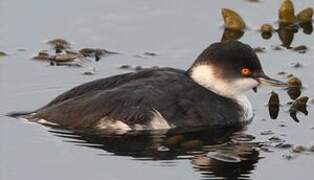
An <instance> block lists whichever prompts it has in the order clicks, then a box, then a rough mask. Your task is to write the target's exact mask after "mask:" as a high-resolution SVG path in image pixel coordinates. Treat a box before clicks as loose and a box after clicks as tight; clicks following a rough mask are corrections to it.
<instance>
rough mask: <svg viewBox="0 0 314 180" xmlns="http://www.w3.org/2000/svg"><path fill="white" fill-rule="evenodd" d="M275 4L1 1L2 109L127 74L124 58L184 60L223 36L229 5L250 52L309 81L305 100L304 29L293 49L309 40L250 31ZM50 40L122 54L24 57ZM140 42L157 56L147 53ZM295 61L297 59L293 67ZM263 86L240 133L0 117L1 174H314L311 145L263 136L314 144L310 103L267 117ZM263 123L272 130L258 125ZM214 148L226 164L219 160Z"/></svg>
mask: <svg viewBox="0 0 314 180" xmlns="http://www.w3.org/2000/svg"><path fill="white" fill-rule="evenodd" d="M279 5H280V2H279V1H276V2H274V1H266V0H265V1H262V2H261V3H250V2H248V1H245V0H243V1H242V0H237V1H228V0H211V1H209V0H200V1H177V0H167V1H166V0H160V1H144V0H133V1H127V0H120V1H115V0H107V1H102V0H91V1H77V0H66V1H63V0H54V1H49V0H42V1H36V0H29V1H18V0H2V1H1V2H0V20H1V22H2V23H1V24H0V33H1V36H0V50H1V51H5V52H7V53H9V55H8V56H6V57H0V94H1V95H0V102H1V103H0V113H1V114H4V113H7V112H11V111H24V110H33V109H36V108H38V107H40V106H42V105H44V104H46V103H47V102H49V101H50V100H51V99H52V98H54V97H55V96H57V95H58V94H60V93H62V92H64V91H65V90H67V89H69V88H71V87H73V86H75V85H79V84H81V83H84V82H87V81H91V80H94V79H98V78H101V77H107V76H110V75H114V74H118V73H123V72H126V71H127V70H121V69H118V68H117V67H118V66H120V65H122V64H129V65H132V66H138V65H140V66H144V67H150V66H155V65H158V66H170V67H175V68H182V69H186V68H188V67H189V65H190V64H191V63H192V62H193V60H194V59H195V58H196V57H197V55H198V54H199V53H200V52H201V51H202V50H203V49H204V48H206V47H207V46H208V45H209V44H210V43H212V42H216V41H220V40H221V37H222V35H223V29H222V28H221V27H220V25H221V23H222V18H221V15H220V9H221V8H223V7H228V8H232V9H235V10H237V11H238V12H239V13H240V14H241V15H242V16H243V18H244V19H245V21H246V22H247V24H248V25H249V30H248V31H247V32H245V34H244V35H243V36H242V37H241V41H243V42H245V43H248V44H250V45H251V46H253V47H260V46H261V47H265V48H266V52H265V53H259V54H258V55H259V57H260V59H261V62H262V64H263V67H264V69H265V71H266V73H268V74H269V75H271V76H274V77H276V78H278V79H282V80H285V77H284V76H280V75H277V72H280V71H286V72H288V73H293V74H295V75H297V76H298V77H300V78H301V79H302V81H303V83H304V84H305V86H306V88H305V90H304V91H303V92H302V93H303V95H307V96H309V97H312V98H313V97H314V93H313V92H314V91H313V87H314V81H312V74H313V73H312V69H313V68H314V61H313V57H314V51H313V49H314V41H313V33H311V34H305V33H303V32H302V29H299V32H298V33H295V34H294V38H293V41H292V43H291V45H290V46H291V47H295V46H298V45H306V46H307V47H309V48H310V50H309V51H308V52H306V53H305V54H300V53H297V52H293V51H291V50H290V49H285V48H284V49H283V50H281V51H274V50H272V46H276V45H280V44H282V42H281V41H280V39H279V37H278V34H276V33H274V34H273V36H272V38H271V39H269V40H265V39H263V38H262V37H261V36H260V34H259V33H258V32H257V31H256V29H258V27H259V26H260V25H261V24H263V23H274V25H276V23H275V21H276V16H277V9H278V7H279ZM295 6H296V9H298V10H300V9H302V8H305V7H308V6H311V7H314V2H312V1H306V0H299V1H297V2H295ZM52 38H65V39H67V40H69V41H71V42H73V43H74V45H73V47H74V48H76V49H79V48H83V47H100V48H105V49H108V50H113V51H116V52H119V53H120V54H119V55H112V56H108V57H105V58H103V59H102V60H101V61H99V62H97V63H96V62H94V61H92V60H90V61H88V62H86V63H85V64H84V67H82V68H71V67H63V66H50V65H49V63H47V62H38V61H34V60H30V57H32V56H33V55H34V54H35V53H37V52H38V51H39V50H42V49H49V46H47V45H46V44H45V43H44V42H45V41H46V40H48V39H52ZM19 48H24V49H25V51H18V50H17V49H19ZM145 52H155V53H157V55H156V56H145V55H143V53H145ZM139 56H140V58H139ZM294 62H300V63H302V64H303V65H304V67H302V68H292V67H290V66H289V64H290V63H294ZM90 67H96V74H95V75H92V76H86V75H82V71H84V70H86V69H89V68H90ZM270 91H271V89H267V88H262V89H259V90H258V93H257V94H254V93H253V92H248V96H249V99H250V100H251V101H252V104H253V106H254V109H255V113H256V116H255V118H254V120H253V122H252V123H251V124H250V125H249V126H248V127H247V128H246V129H243V130H241V131H239V130H238V129H225V130H223V131H222V130H216V131H215V130H210V129H207V130H206V129H205V130H195V131H193V132H188V133H182V132H153V133H152V132H147V133H144V134H138V133H131V134H129V135H125V136H108V135H106V134H94V133H89V132H70V131H67V130H63V129H53V128H50V127H44V126H41V125H38V124H34V123H29V122H24V121H21V120H16V119H13V118H9V117H5V116H0V142H1V143H0V156H1V161H0V179H3V180H15V179H22V178H27V179H77V180H80V179H82V180H83V179H95V180H96V179H112V180H124V179H156V180H157V179H161V178H162V179H260V180H262V179H304V180H307V179H312V177H311V176H312V169H313V165H314V154H313V153H309V152H307V153H299V154H296V153H291V148H288V149H282V148H276V147H275V146H276V145H278V143H281V141H274V139H275V138H272V137H277V138H279V139H281V140H282V141H284V143H288V144H293V145H303V146H306V147H309V146H310V145H314V140H313V139H314V121H313V108H312V105H310V106H309V109H308V110H309V115H308V116H304V115H301V114H300V115H299V117H300V120H301V122H300V123H296V122H294V121H293V120H292V119H291V118H290V117H289V113H287V107H286V106H282V108H281V112H280V114H279V117H278V119H276V120H271V119H270V117H269V115H268V108H267V107H266V106H265V104H266V103H267V102H268V98H269V96H270V94H269V92H270ZM276 91H277V92H278V93H279V94H280V99H281V102H282V104H285V103H286V102H288V101H290V99H289V97H288V95H287V94H286V92H285V91H284V90H276ZM265 131H272V132H273V133H271V134H268V135H261V133H262V132H265ZM270 138H272V139H271V140H272V141H271V140H269V139H270ZM275 140H276V139H275ZM169 141H170V143H169ZM173 141H174V142H173ZM261 142H262V144H261ZM265 142H266V144H264V143H265ZM219 155H226V156H227V157H228V158H230V159H229V161H231V162H222V161H221V156H219ZM208 156H209V157H208ZM219 157H220V159H219ZM287 157H291V158H292V159H290V160H288V159H289V158H288V159H287ZM223 159H224V160H225V161H227V160H228V159H226V157H225V158H223Z"/></svg>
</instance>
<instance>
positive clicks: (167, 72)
mask: <svg viewBox="0 0 314 180" xmlns="http://www.w3.org/2000/svg"><path fill="white" fill-rule="evenodd" d="M209 102H210V103H209ZM153 108H154V109H156V110H157V111H159V112H160V113H161V114H162V115H163V117H164V118H165V119H166V120H167V121H168V123H169V124H172V125H174V126H175V127H189V126H191V127H197V126H228V125H238V124H239V119H238V118H239V117H240V115H241V114H240V113H241V112H242V111H241V108H240V106H239V105H238V104H236V102H234V101H233V100H231V99H228V98H225V97H222V96H219V95H217V94H214V93H213V92H211V91H209V90H207V89H205V88H204V87H202V86H200V85H198V84H197V83H195V82H194V81H193V80H192V79H190V78H189V76H187V74H186V72H185V71H182V70H178V69H172V68H160V69H145V70H142V71H140V72H134V73H127V74H122V75H117V76H113V77H109V78H104V79H99V80H96V81H92V82H89V83H86V84H83V85H80V86H78V87H75V88H73V89H71V90H69V91H68V92H65V93H64V94H62V95H60V96H58V97H57V98H56V99H54V100H53V101H51V102H50V103H49V104H47V105H46V106H44V107H42V108H40V109H39V110H37V111H36V114H35V115H31V116H29V117H28V118H31V119H41V118H42V119H45V120H47V121H50V122H54V123H58V124H59V125H61V126H65V127H69V128H92V127H95V125H96V124H97V123H98V121H99V120H100V119H101V118H102V117H104V116H109V117H112V118H113V119H116V120H120V121H122V122H124V123H126V124H127V125H129V126H131V127H132V125H134V124H135V123H138V124H147V123H149V121H150V120H151V119H152V116H153V113H152V110H153Z"/></svg>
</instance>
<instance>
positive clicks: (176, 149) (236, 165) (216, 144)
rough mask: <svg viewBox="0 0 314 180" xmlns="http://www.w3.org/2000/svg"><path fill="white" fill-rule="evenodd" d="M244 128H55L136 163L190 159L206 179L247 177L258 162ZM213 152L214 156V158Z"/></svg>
mask: <svg viewBox="0 0 314 180" xmlns="http://www.w3.org/2000/svg"><path fill="white" fill-rule="evenodd" d="M240 130H243V128H242V127H235V128H228V129H223V130H221V129H220V130H217V129H188V130H186V129H180V130H169V131H153V132H152V131H150V132H148V131H147V132H140V133H139V132H129V133H127V134H121V135H117V134H115V135H112V134H111V133H103V132H86V131H85V132H83V131H76V132H69V131H63V130H58V129H52V130H51V132H52V133H53V134H55V135H56V136H59V137H62V138H65V141H67V142H72V143H75V144H78V145H80V146H85V147H90V148H97V149H102V150H104V151H105V153H104V154H103V155H112V156H129V157H132V158H134V159H135V160H140V161H142V160H146V161H147V160H154V161H156V160H170V161H173V162H175V161H176V160H179V159H185V160H189V161H190V162H191V168H192V167H193V169H194V170H195V171H198V172H200V173H201V174H202V175H203V176H202V177H203V178H204V179H207V178H213V179H215V178H217V179H221V178H226V179H229V178H233V179H237V178H238V177H241V178H244V177H248V179H249V175H250V174H251V172H252V171H253V170H254V167H255V164H256V163H257V162H258V159H259V158H260V157H259V153H258V151H257V150H256V147H257V143H253V142H252V140H253V139H254V137H253V136H249V135H245V134H242V133H241V132H240ZM211 153H215V154H214V155H212V154H211Z"/></svg>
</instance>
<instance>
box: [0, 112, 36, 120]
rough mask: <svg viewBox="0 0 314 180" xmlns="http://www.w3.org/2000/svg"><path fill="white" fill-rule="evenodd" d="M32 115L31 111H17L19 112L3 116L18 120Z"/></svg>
mask: <svg viewBox="0 0 314 180" xmlns="http://www.w3.org/2000/svg"><path fill="white" fill-rule="evenodd" d="M32 113H33V111H19V112H10V113H7V114H5V115H6V116H9V117H13V118H18V117H21V116H27V115H29V114H32Z"/></svg>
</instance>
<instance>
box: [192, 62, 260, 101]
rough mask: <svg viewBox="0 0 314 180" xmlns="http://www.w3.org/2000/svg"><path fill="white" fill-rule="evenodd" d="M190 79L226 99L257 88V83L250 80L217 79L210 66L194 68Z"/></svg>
mask: <svg viewBox="0 0 314 180" xmlns="http://www.w3.org/2000/svg"><path fill="white" fill-rule="evenodd" d="M191 78H192V79H193V80H194V81H195V82H197V83H198V84H200V85H201V86H203V87H205V88H207V89H209V90H211V91H214V92H215V93H217V94H220V95H222V96H227V97H235V96H237V95H240V94H243V93H244V92H245V91H248V90H250V89H252V88H254V87H256V86H258V82H257V81H256V80H254V79H252V78H239V79H236V80H232V81H226V80H224V79H222V78H219V77H218V76H217V75H216V73H215V71H214V68H213V67H212V66H210V65H197V66H195V67H194V68H193V70H192V73H191Z"/></svg>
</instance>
